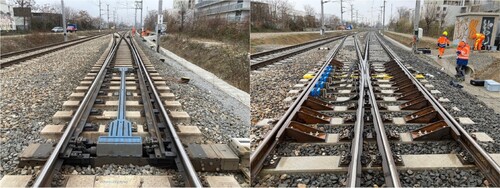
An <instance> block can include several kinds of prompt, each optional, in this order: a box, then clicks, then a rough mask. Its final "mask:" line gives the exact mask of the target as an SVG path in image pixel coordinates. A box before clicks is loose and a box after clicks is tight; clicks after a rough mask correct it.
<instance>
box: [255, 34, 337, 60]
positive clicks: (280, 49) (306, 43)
mask: <svg viewBox="0 0 500 188" xmlns="http://www.w3.org/2000/svg"><path fill="white" fill-rule="evenodd" d="M332 38H335V36H333V37H326V38H320V39H315V40H310V41H307V42H303V43H300V44H296V45H290V46H285V47H283V48H277V49H272V50H267V51H263V52H258V53H254V54H250V59H255V58H259V57H263V56H266V55H270V54H275V53H278V52H282V51H286V50H290V49H293V48H298V47H301V46H305V45H308V44H312V43H315V42H320V41H324V40H328V39H332Z"/></svg>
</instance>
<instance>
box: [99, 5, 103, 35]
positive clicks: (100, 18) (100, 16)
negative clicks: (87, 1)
mask: <svg viewBox="0 0 500 188" xmlns="http://www.w3.org/2000/svg"><path fill="white" fill-rule="evenodd" d="M101 20H102V13H101V0H99V32H101V25H102V21H101Z"/></svg>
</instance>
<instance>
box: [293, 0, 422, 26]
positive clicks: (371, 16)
mask: <svg viewBox="0 0 500 188" xmlns="http://www.w3.org/2000/svg"><path fill="white" fill-rule="evenodd" d="M289 2H291V3H292V4H293V5H294V8H295V10H299V11H304V5H307V4H309V5H311V6H313V7H314V9H315V10H316V13H318V14H319V13H321V0H289ZM415 3H416V0H386V8H385V14H386V15H385V20H386V21H385V22H386V24H387V23H388V21H389V19H390V16H391V5H392V14H393V16H396V10H397V7H407V8H411V9H413V8H415ZM422 3H423V2H420V4H421V5H422ZM351 4H352V5H353V9H354V11H353V14H354V19H356V18H355V16H356V11H355V10H358V17H359V21H361V19H362V17H364V18H365V19H368V20H371V21H377V19H378V15H379V13H380V7H381V6H383V4H384V0H343V2H342V5H343V6H344V8H345V9H344V21H350V20H351ZM372 6H373V10H374V11H373V13H372ZM324 12H325V14H334V15H337V16H338V17H339V18H340V0H334V1H333V2H328V3H325V4H324Z"/></svg>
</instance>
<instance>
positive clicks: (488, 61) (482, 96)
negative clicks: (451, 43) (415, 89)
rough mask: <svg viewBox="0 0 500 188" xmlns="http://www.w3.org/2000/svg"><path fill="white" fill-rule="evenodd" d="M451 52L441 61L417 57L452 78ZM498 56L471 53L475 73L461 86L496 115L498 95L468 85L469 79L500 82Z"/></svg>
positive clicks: (439, 72) (499, 100) (430, 57)
mask: <svg viewBox="0 0 500 188" xmlns="http://www.w3.org/2000/svg"><path fill="white" fill-rule="evenodd" d="M387 36H389V37H390V38H391V39H394V40H396V41H398V42H401V41H400V40H401V38H397V37H396V38H394V36H391V35H387ZM403 44H404V43H403ZM452 51H453V50H451V49H448V50H446V51H445V55H444V58H443V59H438V58H437V57H436V55H423V54H421V55H418V57H419V58H421V59H422V60H424V61H425V62H427V64H428V65H431V66H433V67H435V68H436V69H439V71H438V74H447V75H449V76H453V75H455V74H456V71H455V63H456V54H452ZM406 53H408V51H406ZM446 54H448V55H446ZM450 54H451V55H450ZM498 54H500V53H473V54H472V55H471V57H470V60H469V64H470V66H472V67H473V68H474V70H475V72H476V73H475V74H473V75H471V76H466V80H465V82H463V84H462V85H463V86H464V88H463V89H462V90H463V91H466V92H468V94H470V95H472V96H474V97H475V98H477V99H478V100H480V101H481V102H483V103H484V104H485V105H486V106H488V107H489V108H492V109H493V110H494V111H495V112H496V113H500V93H499V92H491V91H487V90H486V89H485V88H484V87H482V86H473V85H470V84H469V81H470V80H471V79H480V80H483V79H493V80H496V81H500V74H498V72H499V71H500V56H499V55H498ZM433 75H434V74H433ZM450 79H451V78H450Z"/></svg>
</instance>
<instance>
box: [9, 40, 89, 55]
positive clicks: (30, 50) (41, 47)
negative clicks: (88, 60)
mask: <svg viewBox="0 0 500 188" xmlns="http://www.w3.org/2000/svg"><path fill="white" fill-rule="evenodd" d="M90 37H95V36H88V37H83V38H78V39H74V40H70V41H66V42H58V43H53V44H48V45H44V46H39V47H34V48H30V49H26V50H20V51H14V52H9V53H3V54H0V59H4V58H8V57H12V56H15V55H19V54H23V53H28V52H32V51H35V50H41V49H44V48H50V47H54V46H57V45H63V44H69V43H73V42H77V41H81V40H85V39H89V38H90Z"/></svg>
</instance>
